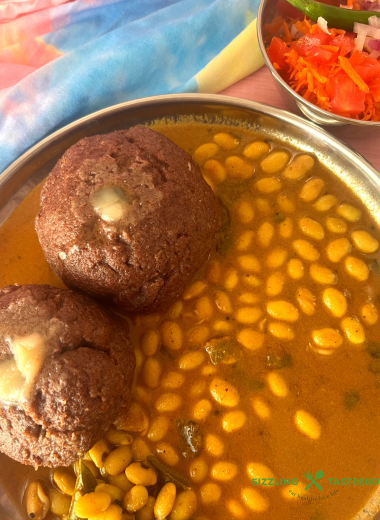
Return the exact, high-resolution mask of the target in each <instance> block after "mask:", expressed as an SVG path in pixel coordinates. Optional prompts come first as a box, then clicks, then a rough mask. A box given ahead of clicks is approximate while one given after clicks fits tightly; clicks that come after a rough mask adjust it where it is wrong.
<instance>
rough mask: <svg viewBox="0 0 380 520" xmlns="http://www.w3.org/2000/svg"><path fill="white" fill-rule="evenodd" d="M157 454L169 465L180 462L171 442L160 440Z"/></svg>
mask: <svg viewBox="0 0 380 520" xmlns="http://www.w3.org/2000/svg"><path fill="white" fill-rule="evenodd" d="M156 451H157V455H158V456H159V458H160V459H161V460H162V461H163V462H164V463H165V464H167V465H168V466H175V465H176V464H178V462H179V456H178V453H177V452H176V451H175V449H174V448H173V446H172V445H171V444H170V442H160V443H159V444H157V446H156Z"/></svg>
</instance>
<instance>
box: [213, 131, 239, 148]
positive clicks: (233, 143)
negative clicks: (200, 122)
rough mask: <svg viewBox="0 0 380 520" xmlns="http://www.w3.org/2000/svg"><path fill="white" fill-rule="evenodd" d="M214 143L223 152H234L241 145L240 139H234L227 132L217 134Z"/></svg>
mask: <svg viewBox="0 0 380 520" xmlns="http://www.w3.org/2000/svg"><path fill="white" fill-rule="evenodd" d="M214 141H215V142H216V144H218V145H219V146H220V147H221V148H222V150H233V149H234V148H236V147H237V145H238V144H239V139H236V137H233V136H232V135H231V134H227V132H219V133H218V134H215V135H214Z"/></svg>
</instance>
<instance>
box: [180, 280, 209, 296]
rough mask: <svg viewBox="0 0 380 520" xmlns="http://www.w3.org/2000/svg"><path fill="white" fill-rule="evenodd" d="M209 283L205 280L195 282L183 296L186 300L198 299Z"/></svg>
mask: <svg viewBox="0 0 380 520" xmlns="http://www.w3.org/2000/svg"><path fill="white" fill-rule="evenodd" d="M206 287H207V283H206V282H204V281H203V280H196V281H195V282H193V283H192V284H191V285H189V287H188V288H187V289H186V291H185V292H184V294H183V299H184V300H191V299H192V298H196V297H197V296H200V295H201V294H202V293H203V291H204V290H205V289H206Z"/></svg>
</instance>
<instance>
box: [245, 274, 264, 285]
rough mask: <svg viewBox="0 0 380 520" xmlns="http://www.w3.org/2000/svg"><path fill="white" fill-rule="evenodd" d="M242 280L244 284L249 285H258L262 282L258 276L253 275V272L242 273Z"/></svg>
mask: <svg viewBox="0 0 380 520" xmlns="http://www.w3.org/2000/svg"><path fill="white" fill-rule="evenodd" d="M242 280H243V282H244V283H245V284H247V285H249V287H259V286H260V285H261V283H262V282H261V280H260V278H258V277H257V276H254V275H253V274H245V275H243V276H242Z"/></svg>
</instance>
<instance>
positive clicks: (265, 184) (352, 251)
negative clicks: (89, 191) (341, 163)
mask: <svg viewBox="0 0 380 520" xmlns="http://www.w3.org/2000/svg"><path fill="white" fill-rule="evenodd" d="M154 128H155V129H156V130H158V131H161V132H162V133H164V134H165V135H167V136H168V137H169V138H171V139H172V140H173V141H174V142H176V143H177V144H178V145H180V146H181V147H182V148H184V149H185V150H186V151H188V152H190V153H191V154H192V156H193V157H194V159H195V160H196V161H197V162H198V163H199V164H200V166H201V169H202V172H203V174H204V176H205V178H206V180H207V182H208V183H209V184H210V186H211V187H212V188H213V189H214V191H215V193H216V195H217V196H218V197H219V198H220V200H221V202H222V204H223V206H224V210H225V223H224V225H223V228H222V230H221V232H220V235H219V236H218V239H217V243H216V246H215V251H214V252H213V253H212V255H211V257H210V259H209V261H208V262H207V265H206V266H205V267H204V269H203V270H202V272H200V273H199V275H198V276H197V277H196V279H195V280H194V281H193V282H192V283H191V284H190V285H189V287H188V288H187V290H186V291H185V293H184V294H183V296H182V298H181V299H180V300H178V301H177V302H176V303H175V304H174V305H173V306H172V307H171V308H170V309H169V310H168V312H167V313H166V314H165V315H159V314H154V315H147V316H134V317H129V319H130V320H131V334H132V338H133V340H134V341H135V346H136V354H137V370H136V380H135V385H134V390H133V395H134V398H133V404H132V406H131V409H130V411H129V413H128V416H127V417H125V418H124V419H123V420H121V421H120V422H119V423H118V424H116V426H115V427H113V428H112V429H111V430H110V431H109V432H108V433H107V434H106V437H105V439H104V440H103V441H100V443H97V445H95V447H94V448H93V449H92V450H90V452H89V453H88V454H86V456H85V460H84V464H86V465H87V466H88V468H89V469H90V470H91V471H92V472H93V473H94V476H95V477H96V478H97V479H98V481H97V482H96V481H95V484H96V486H100V488H99V487H96V490H97V491H95V493H96V492H98V491H101V490H102V488H103V493H101V495H102V496H103V495H104V492H108V493H109V494H111V501H112V504H111V505H109V503H108V502H109V501H108V502H107V500H108V498H107V500H106V502H107V504H105V506H104V508H103V511H104V510H106V513H107V512H108V513H107V514H106V513H104V512H103V513H101V515H103V516H96V515H93V518H97V519H98V518H99V520H100V518H101V519H102V520H120V519H121V518H122V519H123V520H127V519H130V518H135V519H136V520H148V519H153V518H158V519H163V518H169V519H170V520H186V519H188V518H192V519H194V520H207V519H208V520H227V519H232V518H233V519H235V518H236V519H245V518H246V519H250V518H256V517H257V518H261V519H263V520H267V519H274V518H282V519H284V520H286V519H294V518H296V519H299V520H304V519H305V520H348V519H351V518H353V517H354V516H355V514H356V513H357V512H358V511H360V510H361V509H362V508H363V507H364V505H365V503H366V501H367V500H368V499H369V498H370V496H371V494H372V493H373V492H374V491H375V487H374V486H366V485H364V486H363V485H355V486H354V485H352V482H351V485H346V486H343V485H341V484H340V485H337V484H335V485H334V484H333V482H334V481H329V479H334V480H335V479H339V481H341V479H348V478H352V479H353V478H356V479H367V482H369V479H371V478H372V479H373V478H379V476H380V434H379V432H380V414H379V413H378V408H379V402H380V332H379V327H378V312H379V306H380V301H379V294H380V273H379V266H378V247H379V242H378V240H379V237H380V234H379V230H378V228H377V227H376V226H375V224H374V222H373V220H372V218H371V217H370V216H369V214H368V213H367V211H366V208H365V207H364V206H363V205H362V203H361V202H360V201H359V200H358V199H357V198H356V197H355V196H354V195H353V194H352V193H351V192H350V191H349V190H348V189H347V188H346V187H345V186H344V185H343V184H342V183H340V181H338V179H336V178H335V177H333V175H332V174H331V173H329V172H328V171H327V170H325V169H324V168H323V167H322V166H321V165H319V164H318V160H317V159H316V158H315V157H313V156H312V155H310V154H305V153H303V152H299V151H296V150H291V149H289V148H285V147H284V146H282V145H281V144H280V143H276V142H272V141H270V140H268V139H266V138H263V137H262V136H261V137H260V135H258V134H256V133H252V132H250V131H248V130H244V129H241V128H231V127H221V126H210V125H201V124H199V125H198V124H191V125H186V124H177V125H174V124H172V125H170V124H168V125H162V124H161V125H156V126H155V127H154ZM37 191H38V190H35V192H34V193H33V194H31V196H29V197H28V198H27V199H26V201H24V203H23V204H22V205H21V206H20V207H19V209H18V210H16V212H15V213H14V215H13V216H12V217H11V218H10V219H9V221H8V222H7V223H6V224H5V225H4V226H3V228H2V229H1V230H0V240H1V243H2V244H4V248H3V250H2V253H0V254H1V256H2V258H1V264H2V271H1V275H0V277H1V280H0V283H1V284H2V285H6V284H8V283H15V282H17V283H33V282H37V283H54V284H57V283H58V280H57V279H56V278H54V275H53V274H52V273H51V271H50V270H49V269H48V267H47V264H46V263H45V261H44V259H43V257H42V253H41V251H40V249H39V246H38V242H37V239H36V236H35V234H34V231H33V230H32V227H33V222H32V221H33V217H34V214H35V213H36V211H37V205H36V201H37V196H38V194H37ZM184 211H186V208H184ZM15 227H16V228H17V229H18V231H17V233H18V237H17V240H16V239H15V238H14V236H13V229H14V228H15ZM20 236H22V240H20ZM20 243H22V244H23V246H22V250H21V249H20V250H17V247H19V246H18V245H17V244H20ZM36 259H37V260H36ZM28 266H29V267H28ZM138 462H141V463H142V465H139V464H138ZM87 466H86V467H87ZM148 468H150V469H148ZM39 471H41V470H39ZM78 471H79V469H78V466H77V468H76V472H77V473H78ZM317 472H319V475H320V474H321V473H322V472H323V474H324V475H323V477H322V478H321V479H320V480H318V481H317V482H318V483H319V484H320V487H321V488H322V489H319V488H318V487H317V486H316V485H315V484H312V485H311V486H310V487H309V488H308V490H307V491H305V487H306V486H307V484H310V482H311V480H310V479H311V478H314V476H315V474H316V473H317ZM41 475H42V477H43V478H45V479H46V477H45V475H46V472H45V474H43V473H41ZM52 475H53V477H52V480H51V481H50V483H49V485H48V487H50V491H48V488H47V489H46V493H47V494H48V495H49V496H48V499H49V503H50V505H49V507H50V510H51V511H53V515H52V516H53V517H57V516H58V517H60V518H64V519H65V518H67V517H66V516H65V515H67V514H68V513H69V506H70V501H71V495H72V494H73V493H74V487H73V486H74V484H75V476H74V470H73V469H64V470H63V469H62V470H61V469H60V470H55V472H52ZM152 475H155V476H157V477H158V481H157V483H156V482H155V480H157V479H156V478H155V477H152ZM38 476H39V472H37V473H34V474H33V475H32V474H31V473H30V474H29V475H28V477H27V478H28V481H33V480H34V479H36V478H38ZM309 477H310V478H309ZM252 479H256V480H257V481H258V479H276V482H277V483H279V484H280V485H272V486H268V485H255V486H253V485H252V483H251V482H252ZM281 479H282V480H281ZM284 479H288V480H289V479H291V480H293V481H294V480H295V479H297V480H298V484H297V485H295V484H294V483H293V484H290V485H288V484H285V482H284ZM24 480H25V479H24ZM51 482H53V484H51ZM267 482H269V480H267ZM273 482H274V481H273ZM281 482H282V485H281ZM335 482H336V481H335ZM95 484H94V485H95ZM23 485H24V484H23ZM109 485H111V487H110V486H109ZM164 485H165V486H164ZM52 486H53V487H52ZM107 486H108V487H107ZM24 487H25V486H24ZM61 492H63V494H62V493H61ZM106 494H107V493H106ZM103 498H104V497H103ZM142 505H143V507H142ZM106 506H107V507H106ZM84 507H85V508H84V512H83V511H82V514H83V515H86V514H87V516H88V517H91V514H92V513H91V510H89V512H87V510H86V504H85V505H84ZM76 512H77V513H78V512H79V513H80V507H79V509H76ZM48 514H49V515H50V514H51V513H48ZM47 518H48V517H47Z"/></svg>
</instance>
